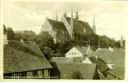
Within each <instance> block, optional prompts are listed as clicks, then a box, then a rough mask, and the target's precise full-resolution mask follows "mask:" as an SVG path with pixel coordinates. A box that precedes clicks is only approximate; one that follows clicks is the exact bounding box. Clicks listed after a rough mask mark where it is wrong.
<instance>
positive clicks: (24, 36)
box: [15, 30, 36, 41]
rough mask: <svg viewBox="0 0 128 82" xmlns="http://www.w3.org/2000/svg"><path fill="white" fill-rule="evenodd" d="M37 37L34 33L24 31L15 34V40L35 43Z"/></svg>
mask: <svg viewBox="0 0 128 82" xmlns="http://www.w3.org/2000/svg"><path fill="white" fill-rule="evenodd" d="M35 36H36V34H35V32H33V31H28V30H24V31H18V32H15V40H21V39H23V40H24V41H33V40H34V38H35Z"/></svg>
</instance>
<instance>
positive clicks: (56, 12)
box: [56, 10, 58, 21]
mask: <svg viewBox="0 0 128 82" xmlns="http://www.w3.org/2000/svg"><path fill="white" fill-rule="evenodd" d="M56 21H58V15H57V10H56Z"/></svg>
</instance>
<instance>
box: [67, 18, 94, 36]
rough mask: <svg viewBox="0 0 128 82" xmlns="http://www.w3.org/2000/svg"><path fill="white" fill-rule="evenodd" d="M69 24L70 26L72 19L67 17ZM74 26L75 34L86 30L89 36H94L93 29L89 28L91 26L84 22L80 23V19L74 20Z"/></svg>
mask: <svg viewBox="0 0 128 82" xmlns="http://www.w3.org/2000/svg"><path fill="white" fill-rule="evenodd" d="M66 20H67V22H68V23H69V24H70V20H71V18H70V17H66ZM73 25H74V27H73V28H74V32H75V33H83V32H84V29H85V30H86V33H87V34H92V33H93V30H92V29H91V27H90V26H89V24H88V23H87V22H84V21H80V20H78V19H73Z"/></svg>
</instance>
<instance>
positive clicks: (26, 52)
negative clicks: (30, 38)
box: [4, 41, 52, 73]
mask: <svg viewBox="0 0 128 82" xmlns="http://www.w3.org/2000/svg"><path fill="white" fill-rule="evenodd" d="M46 68H52V66H51V65H50V64H49V62H48V61H47V59H46V58H45V57H44V55H43V54H42V53H41V51H40V49H39V48H38V46H37V45H36V43H34V42H19V41H9V43H8V44H7V45H4V73H13V72H22V71H30V70H39V69H46Z"/></svg>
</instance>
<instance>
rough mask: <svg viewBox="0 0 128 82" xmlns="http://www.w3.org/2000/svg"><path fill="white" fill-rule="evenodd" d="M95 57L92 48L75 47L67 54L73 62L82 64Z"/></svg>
mask: <svg viewBox="0 0 128 82" xmlns="http://www.w3.org/2000/svg"><path fill="white" fill-rule="evenodd" d="M91 55H93V50H92V49H91V47H90V46H88V47H79V46H76V47H73V48H71V49H70V50H69V51H68V52H67V53H66V54H65V56H66V58H70V59H73V60H79V62H82V61H83V59H85V58H87V57H89V56H91Z"/></svg>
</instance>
